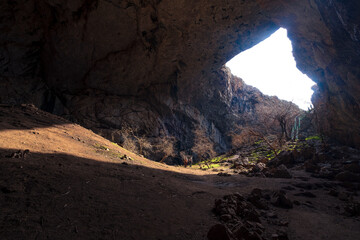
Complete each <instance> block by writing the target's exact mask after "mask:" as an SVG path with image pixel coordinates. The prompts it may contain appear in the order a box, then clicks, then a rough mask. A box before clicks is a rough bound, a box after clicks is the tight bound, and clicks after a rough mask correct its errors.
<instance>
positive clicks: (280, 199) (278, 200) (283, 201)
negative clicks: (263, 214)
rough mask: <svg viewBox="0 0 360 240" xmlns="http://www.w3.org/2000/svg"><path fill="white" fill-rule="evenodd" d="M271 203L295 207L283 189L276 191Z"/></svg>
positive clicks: (278, 205) (282, 206)
mask: <svg viewBox="0 0 360 240" xmlns="http://www.w3.org/2000/svg"><path fill="white" fill-rule="evenodd" d="M271 203H272V204H273V205H274V206H277V207H281V208H288V209H289V208H293V203H292V202H291V200H290V199H288V198H287V197H286V196H285V192H283V191H279V192H275V193H274V195H273V199H272V201H271Z"/></svg>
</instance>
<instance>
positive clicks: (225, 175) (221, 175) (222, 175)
mask: <svg viewBox="0 0 360 240" xmlns="http://www.w3.org/2000/svg"><path fill="white" fill-rule="evenodd" d="M217 175H218V176H220V177H230V176H231V174H229V173H224V172H220V173H218V174H217Z"/></svg>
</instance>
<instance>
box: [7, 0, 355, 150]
mask: <svg viewBox="0 0 360 240" xmlns="http://www.w3.org/2000/svg"><path fill="white" fill-rule="evenodd" d="M359 10H360V6H359V3H356V1H336V0H335V1H334V0H332V1H330V0H308V1H294V0H293V1H285V0H272V1H270V0H256V1H244V0H242V1H238V0H228V1H217V0H207V1H205V0H201V1H185V0H182V1H176V2H174V1H170V0H127V1H120V0H118V1H116V0H73V1H66V0H41V1H35V0H14V1H2V2H1V3H0V19H1V21H0V29H1V34H0V78H1V81H0V84H1V85H0V86H1V87H0V91H1V92H0V93H1V99H0V100H1V102H2V103H19V102H32V103H34V104H36V105H37V106H40V107H41V108H43V109H45V110H47V111H50V112H53V113H56V114H60V115H63V116H67V117H68V118H71V119H73V120H74V121H77V122H79V123H81V124H82V125H84V126H86V127H89V128H92V129H94V130H95V131H97V132H99V133H102V134H103V135H105V136H107V137H108V138H110V139H113V140H114V141H118V142H124V141H125V140H124V134H123V132H122V131H123V130H124V129H127V132H128V136H134V137H133V138H135V140H136V138H138V137H142V136H145V138H146V139H152V140H151V141H150V144H152V145H154V146H153V147H157V146H158V145H157V144H160V145H161V142H168V141H170V140H169V139H168V137H175V139H176V140H173V139H172V140H171V141H174V143H175V145H174V146H175V148H176V149H177V151H189V149H191V146H192V145H193V144H194V135H193V134H190V133H192V132H193V131H194V129H195V128H199V126H200V129H202V130H203V131H204V132H205V135H206V136H207V137H208V138H210V139H211V142H212V143H215V145H216V148H217V151H224V150H226V149H227V148H228V147H229V146H230V142H231V141H230V139H228V137H227V133H228V132H229V131H230V130H231V128H232V125H231V121H232V119H231V118H230V117H229V118H227V117H226V116H230V115H233V114H232V112H231V111H230V110H229V109H230V108H229V106H230V105H231V102H232V100H233V97H234V96H233V94H234V93H233V92H232V90H231V87H230V86H231V84H230V83H229V81H230V79H231V77H227V76H228V74H227V73H226V71H225V70H222V66H223V65H224V64H225V62H226V61H227V60H229V59H231V58H232V57H233V56H235V55H236V54H238V53H239V52H241V51H244V50H246V49H248V48H250V47H252V46H253V45H255V44H257V43H258V42H260V41H262V40H263V39H265V38H266V37H267V36H269V35H270V34H271V33H273V32H274V31H275V30H277V29H278V28H279V27H285V28H287V30H288V33H289V34H288V35H289V37H290V39H291V40H292V43H293V48H294V56H295V59H296V61H297V64H298V68H299V69H300V70H301V71H303V72H304V73H306V74H308V75H309V76H310V77H311V78H312V79H313V80H314V81H316V82H317V83H318V85H319V94H318V96H320V100H319V101H321V102H322V103H323V105H325V106H326V108H325V109H326V114H324V115H323V116H326V117H324V119H323V120H322V121H324V122H326V123H327V125H328V126H329V127H328V128H327V129H326V130H325V131H326V133H327V134H328V135H329V136H331V137H332V138H333V139H336V140H338V141H341V142H344V143H347V144H350V145H355V146H358V147H359V146H360V136H359V134H360V123H359V121H358V119H359V103H360V99H359V95H358V93H359V90H360V89H359V88H360V84H359V76H360V73H359V69H358V66H359V64H358V63H359V61H360V53H359V49H360V48H359V26H358V23H359V21H358V20H359V17H358V15H357V12H359ZM319 101H317V102H319ZM317 102H315V103H314V104H315V106H318V104H317ZM229 111H230V112H229ZM119 129H120V131H119ZM159 139H160V140H159ZM145 145H146V144H145ZM147 145H149V144H147ZM160 155H161V154H160ZM160 155H159V156H160ZM162 155H164V154H162Z"/></svg>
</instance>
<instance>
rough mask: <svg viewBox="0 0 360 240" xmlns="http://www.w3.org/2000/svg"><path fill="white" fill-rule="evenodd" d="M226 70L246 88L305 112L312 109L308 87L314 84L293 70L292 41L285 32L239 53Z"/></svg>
mask: <svg viewBox="0 0 360 240" xmlns="http://www.w3.org/2000/svg"><path fill="white" fill-rule="evenodd" d="M226 66H227V67H229V68H230V69H231V72H232V73H233V74H234V75H236V76H238V77H240V78H242V79H243V80H244V82H245V83H246V84H248V85H251V86H254V87H256V88H258V89H259V90H260V91H261V92H262V93H264V94H267V95H272V96H273V95H275V96H277V97H279V98H280V99H283V100H287V101H292V102H293V103H295V104H297V105H298V106H299V107H300V108H302V109H304V110H307V109H308V108H309V107H310V106H311V96H312V94H313V90H312V89H311V87H312V86H313V85H315V82H313V81H312V80H311V79H310V78H309V77H307V76H306V75H305V74H303V73H302V72H300V70H299V69H298V68H297V67H296V62H295V59H294V56H293V54H292V45H291V41H290V39H289V38H288V37H287V30H286V29H284V28H280V29H279V30H278V31H276V32H275V33H273V34H272V35H271V36H270V37H268V38H267V39H265V40H264V41H262V42H261V43H259V44H257V45H256V46H254V47H252V48H250V49H248V50H246V51H244V52H241V53H240V54H238V55H237V56H235V57H234V58H233V59H231V60H230V61H229V62H227V63H226Z"/></svg>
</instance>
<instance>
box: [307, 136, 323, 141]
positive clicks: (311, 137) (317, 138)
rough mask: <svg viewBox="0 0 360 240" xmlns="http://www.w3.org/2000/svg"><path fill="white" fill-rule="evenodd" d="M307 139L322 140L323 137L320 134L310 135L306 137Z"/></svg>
mask: <svg viewBox="0 0 360 240" xmlns="http://www.w3.org/2000/svg"><path fill="white" fill-rule="evenodd" d="M305 140H306V141H309V140H317V141H321V137H320V136H317V135H315V136H310V137H307V138H305Z"/></svg>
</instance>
